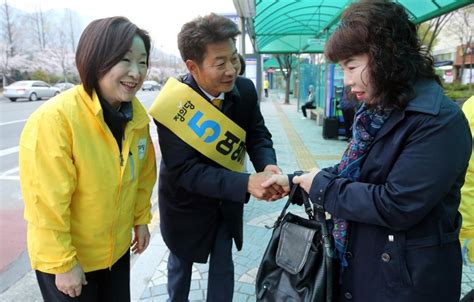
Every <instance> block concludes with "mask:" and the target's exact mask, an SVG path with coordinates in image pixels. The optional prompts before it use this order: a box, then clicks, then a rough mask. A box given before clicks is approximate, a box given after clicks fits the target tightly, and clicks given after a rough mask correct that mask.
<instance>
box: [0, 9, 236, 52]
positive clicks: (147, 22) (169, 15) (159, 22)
mask: <svg viewBox="0 0 474 302" xmlns="http://www.w3.org/2000/svg"><path fill="white" fill-rule="evenodd" d="M7 2H8V4H9V5H11V6H13V7H16V8H19V9H22V10H24V11H27V12H34V11H36V10H37V8H38V7H41V10H42V11H46V10H49V9H60V8H69V9H71V10H72V11H76V12H77V13H78V14H79V15H81V16H87V17H91V20H92V19H97V18H103V17H110V16H117V15H120V16H125V17H127V18H129V19H130V21H132V22H133V23H135V24H137V25H138V26H139V27H141V28H143V29H145V30H147V31H148V32H149V33H150V35H151V37H152V39H153V43H154V46H155V47H156V48H158V49H161V50H162V51H164V52H166V53H172V54H175V55H179V51H178V47H177V35H178V32H179V31H180V29H181V26H182V25H183V24H184V23H186V22H188V21H191V20H192V19H194V18H195V17H197V16H203V15H207V14H209V13H211V12H214V13H226V14H236V10H235V7H234V3H233V1H232V0H7ZM85 25H86V24H84V26H85Z"/></svg>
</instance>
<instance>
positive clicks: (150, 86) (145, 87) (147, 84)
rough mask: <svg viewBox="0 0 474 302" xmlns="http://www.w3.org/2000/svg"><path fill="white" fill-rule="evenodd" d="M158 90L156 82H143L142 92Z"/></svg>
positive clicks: (158, 85) (158, 86)
mask: <svg viewBox="0 0 474 302" xmlns="http://www.w3.org/2000/svg"><path fill="white" fill-rule="evenodd" d="M159 89H160V84H158V82H157V81H145V82H143V85H142V90H149V91H155V90H159Z"/></svg>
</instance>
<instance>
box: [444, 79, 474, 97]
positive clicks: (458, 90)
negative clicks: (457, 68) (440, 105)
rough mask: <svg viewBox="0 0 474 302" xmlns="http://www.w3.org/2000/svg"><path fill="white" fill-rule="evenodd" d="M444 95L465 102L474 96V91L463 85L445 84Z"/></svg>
mask: <svg viewBox="0 0 474 302" xmlns="http://www.w3.org/2000/svg"><path fill="white" fill-rule="evenodd" d="M443 88H444V93H445V94H446V95H447V96H448V97H449V98H450V99H452V100H454V101H465V100H467V99H468V98H470V97H471V96H472V95H474V91H473V90H472V89H470V88H469V85H464V84H461V83H449V84H444V85H443Z"/></svg>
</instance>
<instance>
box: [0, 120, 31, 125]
mask: <svg viewBox="0 0 474 302" xmlns="http://www.w3.org/2000/svg"><path fill="white" fill-rule="evenodd" d="M26 121H27V120H16V121H9V122H5V123H0V126H5V125H10V124H17V123H23V122H26Z"/></svg>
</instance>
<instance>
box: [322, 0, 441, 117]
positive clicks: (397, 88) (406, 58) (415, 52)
mask: <svg viewBox="0 0 474 302" xmlns="http://www.w3.org/2000/svg"><path fill="white" fill-rule="evenodd" d="M324 54H325V56H326V57H327V58H328V59H329V60H330V61H332V62H340V61H342V60H346V59H348V58H350V57H352V56H355V55H361V54H368V56H369V62H368V70H367V71H368V73H369V78H370V81H371V82H370V84H371V85H372V87H373V93H374V95H373V96H374V99H373V100H372V102H371V104H374V105H380V106H382V107H387V108H405V107H406V105H407V104H408V102H409V101H410V100H411V99H412V98H413V97H414V96H415V91H414V89H413V84H414V83H415V82H416V80H417V79H419V78H431V79H435V80H436V81H437V82H438V83H440V80H439V77H438V76H437V75H436V73H435V71H434V67H433V58H432V57H431V55H430V54H429V53H428V52H427V51H426V50H425V49H423V48H422V46H421V42H420V40H419V38H418V35H417V32H416V26H415V24H414V23H413V22H412V21H410V19H409V17H408V14H407V13H406V11H405V9H404V8H403V6H401V5H399V4H398V3H392V2H390V1H383V0H371V1H361V2H357V3H354V4H352V5H350V6H349V7H348V8H347V9H346V10H345V11H344V13H343V15H342V18H341V24H340V26H339V27H338V28H337V29H336V31H335V32H334V33H333V34H332V35H331V37H330V38H329V40H328V41H327V43H326V46H325V50H324Z"/></svg>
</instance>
